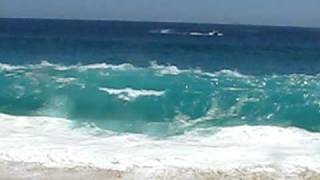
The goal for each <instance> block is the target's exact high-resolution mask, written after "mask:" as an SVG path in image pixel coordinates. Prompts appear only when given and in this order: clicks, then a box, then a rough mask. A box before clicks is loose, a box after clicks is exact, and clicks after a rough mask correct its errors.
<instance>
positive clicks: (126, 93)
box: [99, 87, 165, 101]
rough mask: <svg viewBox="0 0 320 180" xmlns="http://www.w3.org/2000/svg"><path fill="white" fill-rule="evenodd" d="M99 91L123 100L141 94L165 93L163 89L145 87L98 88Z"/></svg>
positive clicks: (157, 94) (131, 98) (134, 97)
mask: <svg viewBox="0 0 320 180" xmlns="http://www.w3.org/2000/svg"><path fill="white" fill-rule="evenodd" d="M99 90H100V91H104V92H107V93H108V94H110V95H116V96H117V97H118V98H119V99H121V100H124V101H133V100H135V99H136V98H138V97H141V96H162V95H164V94H165V91H155V90H146V89H139V90H137V89H132V88H124V89H113V88H101V87H100V88H99Z"/></svg>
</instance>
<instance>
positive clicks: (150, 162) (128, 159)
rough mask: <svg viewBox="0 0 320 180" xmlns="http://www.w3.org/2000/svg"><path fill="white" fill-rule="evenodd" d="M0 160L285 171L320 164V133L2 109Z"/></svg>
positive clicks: (118, 167) (111, 166) (62, 164)
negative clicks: (137, 122)
mask: <svg viewBox="0 0 320 180" xmlns="http://www.w3.org/2000/svg"><path fill="white" fill-rule="evenodd" d="M0 125H1V127H2V129H1V131H0V160H1V161H10V162H24V163H40V164H42V165H44V166H47V167H97V168H103V169H114V170H128V169H134V168H144V167H149V168H151V169H157V168H160V169H164V168H169V169H170V168H182V169H183V168H192V169H199V170H201V169H202V170H205V169H208V168H210V169H217V170H218V169H239V168H240V169H241V168H253V169H254V168H258V167H277V168H280V169H281V170H283V171H284V172H292V171H296V170H299V168H301V167H304V168H309V169H311V170H315V171H319V170H320V169H319V168H320V134H319V133H311V132H308V131H305V130H301V129H298V128H280V127H273V126H236V127H219V128H218V127H211V128H197V129H194V130H193V131H190V132H188V133H185V134H182V135H177V136H171V137H167V138H162V139H154V138H151V137H148V136H146V135H142V134H131V133H115V132H112V131H108V130H102V129H99V128H97V127H95V126H84V127H82V128H75V127H74V126H73V123H72V121H70V120H67V119H59V118H49V117H27V116H12V115H5V114H1V115H0Z"/></svg>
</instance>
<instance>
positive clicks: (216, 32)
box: [189, 30, 223, 36]
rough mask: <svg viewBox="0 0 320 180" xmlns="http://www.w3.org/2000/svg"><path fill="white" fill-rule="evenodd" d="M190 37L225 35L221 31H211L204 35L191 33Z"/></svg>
mask: <svg viewBox="0 0 320 180" xmlns="http://www.w3.org/2000/svg"><path fill="white" fill-rule="evenodd" d="M189 35H190V36H223V33H222V32H220V31H216V30H213V31H210V32H207V33H202V32H190V33H189Z"/></svg>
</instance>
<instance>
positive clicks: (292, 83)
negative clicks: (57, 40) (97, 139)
mask: <svg viewBox="0 0 320 180" xmlns="http://www.w3.org/2000/svg"><path fill="white" fill-rule="evenodd" d="M319 80H320V76H319V75H304V74H290V75H256V76H253V75H243V74H240V73H238V72H236V71H231V70H221V71H217V72H214V73H209V72H203V71H201V70H200V69H179V68H178V67H176V66H172V65H167V66H165V65H158V64H156V63H155V62H152V63H151V64H150V66H149V67H143V68H142V67H136V66H134V65H132V64H120V65H112V64H90V65H80V64H79V65H70V66H64V65H59V64H51V63H49V62H46V61H44V62H42V63H40V64H31V65H24V66H13V65H9V64H1V65H0V85H1V87H2V88H1V89H0V111H1V112H3V113H7V114H13V115H28V116H51V117H61V118H67V119H72V120H73V121H74V122H75V123H76V124H79V125H83V124H94V125H97V126H98V127H101V128H104V129H109V130H113V131H118V132H135V133H146V134H151V135H173V134H180V133H182V132H185V131H189V130H193V129H194V128H207V127H212V126H234V125H275V126H282V127H287V126H294V127H299V128H303V129H306V130H310V131H319V130H320V122H319V117H320V93H319V92H320V91H319V90H320V81H319Z"/></svg>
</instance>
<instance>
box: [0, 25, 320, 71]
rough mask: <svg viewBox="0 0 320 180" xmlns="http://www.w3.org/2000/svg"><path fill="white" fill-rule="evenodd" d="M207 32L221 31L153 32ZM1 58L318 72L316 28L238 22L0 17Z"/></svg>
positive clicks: (319, 53)
mask: <svg viewBox="0 0 320 180" xmlns="http://www.w3.org/2000/svg"><path fill="white" fill-rule="evenodd" d="M161 29H171V30H173V31H178V32H193V31H196V32H207V31H211V30H213V29H216V30H220V31H221V32H223V33H224V36H223V37H192V36H188V35H175V34H172V35H168V34H167V35H163V34H154V33H151V32H152V31H157V30H161ZM0 37H1V41H0V59H1V62H5V63H10V64H21V63H22V64H28V63H39V62H41V61H42V60H47V61H50V62H52V63H63V64H75V63H79V62H81V63H82V64H91V63H98V62H107V63H111V64H120V63H125V62H127V63H132V64H134V65H138V66H148V65H149V63H150V61H157V62H158V63H159V64H172V65H177V66H178V67H181V68H195V67H200V68H201V69H203V70H206V71H216V70H221V69H231V70H237V71H239V72H241V73H244V74H288V73H306V74H317V73H319V71H320V64H319V63H320V60H319V57H320V51H319V48H320V29H310V28H292V27H264V26H239V25H209V24H178V23H151V22H150V23H145V22H116V21H72V20H31V19H0Z"/></svg>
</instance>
